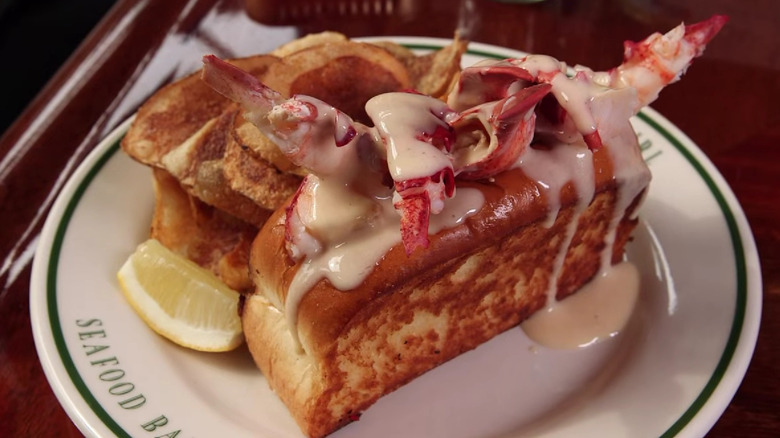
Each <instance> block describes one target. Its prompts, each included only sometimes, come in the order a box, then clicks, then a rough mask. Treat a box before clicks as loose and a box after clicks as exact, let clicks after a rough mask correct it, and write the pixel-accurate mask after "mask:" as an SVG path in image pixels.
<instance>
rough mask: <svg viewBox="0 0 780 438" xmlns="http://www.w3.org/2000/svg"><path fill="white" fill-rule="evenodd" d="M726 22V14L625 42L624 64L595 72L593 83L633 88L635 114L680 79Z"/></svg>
mask: <svg viewBox="0 0 780 438" xmlns="http://www.w3.org/2000/svg"><path fill="white" fill-rule="evenodd" d="M727 21H728V17H726V16H725V15H714V16H712V17H711V18H709V19H707V20H704V21H701V22H699V23H695V24H692V25H688V26H686V25H684V24H680V25H679V26H677V27H675V28H674V29H672V30H670V31H669V32H667V33H666V34H665V35H662V34H660V33H657V32H656V33H654V34H652V35H650V36H648V37H647V38H645V39H644V40H642V41H639V42H631V41H626V42H625V43H624V44H623V46H624V52H623V63H622V64H620V65H619V66H617V67H615V68H613V69H611V70H609V71H607V72H601V73H596V74H595V75H594V80H596V81H597V82H599V83H600V84H602V85H604V86H607V87H610V88H624V87H633V88H635V89H636V90H637V97H638V101H637V104H636V106H635V109H634V112H638V111H639V110H640V109H641V108H642V107H644V106H646V105H648V104H650V103H651V102H653V101H654V100H655V99H656V98H658V93H659V92H660V91H661V89H663V88H664V87H665V86H666V85H668V84H670V83H672V82H675V81H677V80H678V79H680V76H682V74H683V73H684V72H685V70H686V69H687V68H688V66H690V64H691V62H692V61H693V59H694V58H696V57H698V56H700V55H701V54H702V52H703V51H704V48H705V47H706V45H707V43H708V42H709V41H710V40H712V38H713V37H714V36H715V35H716V34H717V33H718V32H719V31H720V29H721V28H722V27H723V26H724V25H725V24H726V22H727ZM585 70H587V69H585Z"/></svg>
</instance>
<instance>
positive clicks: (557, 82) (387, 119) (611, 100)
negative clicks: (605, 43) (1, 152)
mask: <svg viewBox="0 0 780 438" xmlns="http://www.w3.org/2000/svg"><path fill="white" fill-rule="evenodd" d="M503 63H504V64H506V62H503ZM497 64H498V63H497ZM513 64H515V65H517V66H519V67H522V68H524V69H526V70H527V71H529V72H530V73H531V74H532V75H533V76H534V77H539V76H540V75H544V77H545V81H548V82H549V83H550V84H551V86H552V90H551V92H552V93H553V95H554V96H555V97H556V99H557V100H558V102H559V103H560V105H561V106H562V107H563V108H564V109H565V110H566V112H567V115H568V116H567V120H565V121H564V123H565V126H563V129H564V130H572V129H573V128H576V131H577V132H578V134H579V135H572V133H569V132H560V133H554V139H555V140H554V141H553V142H552V143H551V144H546V145H545V147H542V148H534V147H526V148H525V150H524V152H523V153H522V154H521V155H520V157H519V158H518V160H517V162H516V163H515V167H517V168H520V169H521V170H522V171H523V172H524V173H525V174H526V175H527V176H528V177H529V178H531V179H532V180H533V181H535V182H536V184H537V186H538V187H539V189H540V191H541V192H542V193H543V195H544V199H545V200H546V202H547V212H548V214H547V216H546V218H545V221H544V225H546V226H548V227H549V226H551V225H552V224H553V223H554V222H555V220H556V218H557V217H558V213H559V211H560V209H561V207H562V204H561V199H560V196H561V191H562V189H563V188H564V187H565V186H566V185H567V184H572V185H573V186H574V189H575V191H576V194H577V198H578V203H577V205H576V206H575V211H574V215H573V218H572V221H571V222H570V223H569V224H568V226H567V228H566V232H565V235H564V236H563V237H562V239H563V240H562V243H561V245H560V248H559V252H558V254H557V255H556V257H555V259H554V262H553V266H552V268H551V270H552V275H551V278H550V282H549V285H548V288H547V309H546V310H545V311H543V312H541V315H542V316H539V317H536V316H535V317H533V318H532V320H529V321H528V322H527V323H525V324H524V328H525V329H527V330H528V331H529V335H530V334H531V333H537V332H539V333H541V334H538V335H536V334H535V335H533V336H532V337H534V336H536V337H540V339H542V340H543V341H544V342H545V343H547V342H551V343H553V345H557V346H567V345H568V346H571V345H574V346H582V345H585V344H588V343H592V342H593V341H594V340H598V339H602V338H603V337H604V336H612V333H616V332H617V331H619V329H620V327H622V324H624V323H625V315H626V313H628V314H630V309H632V308H633V303H634V301H635V299H636V298H635V296H636V293H635V292H634V294H633V297H634V298H631V296H632V295H631V293H630V292H626V293H623V294H615V293H611V294H606V293H604V292H599V291H600V290H602V289H609V288H610V287H612V288H614V287H620V288H624V289H625V288H628V289H631V287H630V286H631V285H632V284H633V283H632V281H633V280H632V279H631V278H632V277H631V276H632V275H634V274H631V272H633V271H631V268H628V267H625V266H623V265H621V267H620V268H612V267H611V257H612V252H613V244H614V239H615V234H616V230H617V227H618V225H619V223H620V221H621V219H622V218H623V217H624V216H625V211H626V209H627V208H628V207H629V206H630V204H631V202H632V201H633V199H634V198H635V197H636V196H637V195H638V194H639V193H640V192H641V190H643V189H644V187H646V185H647V182H648V181H649V171H648V170H647V167H646V165H645V164H644V161H643V160H642V158H641V154H640V152H639V147H638V142H637V139H636V135H635V133H634V131H633V129H632V128H631V126H630V124H629V121H628V120H629V117H630V116H631V115H632V114H633V109H634V106H635V105H636V96H635V93H634V91H633V90H632V89H630V88H629V89H622V90H618V91H615V90H608V89H605V88H603V87H601V86H599V85H597V84H595V83H594V82H592V81H591V80H590V79H589V77H587V75H585V74H583V75H581V76H580V77H575V78H568V77H566V75H565V74H564V73H563V72H564V71H565V64H563V63H560V62H559V61H557V60H555V59H554V58H551V57H547V56H540V55H533V56H528V57H526V58H523V59H521V60H513ZM523 83H524V81H517V82H516V83H515V84H513V85H511V87H515V88H518V87H520V86H522V84H523ZM511 87H510V88H511ZM478 92H479V88H478V87H476V88H475V89H472V90H463V94H462V95H460V96H458V94H457V92H456V93H455V94H454V97H453V96H450V98H451V100H453V99H454V100H460V101H461V102H460V103H463V101H470V100H475V101H479V94H478ZM307 103H309V104H310V105H311V108H315V110H316V111H318V112H319V114H321V116H322V118H323V120H324V122H322V123H327V125H326V126H328V127H329V129H330V131H328V135H327V136H323V135H319V134H313V133H312V132H306V133H301V132H298V133H296V135H302V136H303V137H306V138H307V139H308V141H310V142H312V141H313V144H314V145H316V146H317V147H314V148H310V149H311V150H313V151H319V150H328V146H329V145H330V144H332V143H333V141H334V140H333V138H334V136H335V137H336V138H339V136H342V137H344V136H346V134H347V133H348V132H349V129H350V125H349V121H348V120H346V121H345V120H342V119H341V118H339V116H338V113H334V112H333V111H331V109H330V108H327V107H322V106H320V105H319V104H317V105H315V103H316V102H307ZM366 111H367V113H368V115H369V116H370V117H371V118H372V120H373V121H374V123H375V127H374V128H367V127H365V126H363V125H359V124H354V125H353V126H352V127H356V128H357V129H358V130H359V135H365V134H367V135H366V137H367V138H370V139H372V141H374V142H381V143H383V144H384V147H385V149H386V154H387V155H386V159H387V164H388V168H389V171H390V175H391V177H392V178H393V180H394V181H396V183H398V182H402V181H408V180H413V179H417V178H428V177H431V176H433V175H435V174H437V173H438V172H440V171H442V170H443V169H447V168H449V169H452V168H453V157H452V156H450V155H449V154H448V152H447V151H444V150H442V149H440V148H439V147H436V146H434V145H432V144H431V143H430V142H428V141H426V138H425V136H426V135H432V134H433V133H434V132H435V131H436V129H437V128H445V129H446V128H448V125H447V123H446V122H445V121H449V120H451V117H452V116H453V114H456V113H454V112H452V111H451V110H450V109H449V108H448V107H447V105H446V104H444V103H443V102H440V101H438V100H436V99H432V98H430V97H428V96H421V95H416V94H411V93H388V94H384V95H380V96H377V97H374V98H372V99H371V100H370V101H369V102H368V103H367V105H366ZM319 122H320V121H318V123H319ZM483 125H484V123H483ZM572 125H574V126H573V127H572ZM596 131H598V133H599V136H600V138H601V140H602V143H603V147H605V148H606V149H607V151H608V154H609V156H610V158H611V161H612V163H613V169H614V178H615V179H616V181H617V185H618V190H617V201H616V205H615V209H614V211H613V214H612V217H611V219H610V221H609V224H608V229H607V233H606V238H605V248H604V251H603V253H602V254H601V268H600V272H599V274H598V275H597V277H596V278H595V279H594V280H593V281H592V284H591V285H590V286H588V288H589V289H586V290H582V291H580V292H578V293H577V294H575V296H574V297H571V298H568V299H567V300H565V301H564V302H557V300H556V299H555V295H556V293H557V283H558V279H559V277H560V274H561V272H562V268H563V263H564V260H565V256H566V254H567V252H568V250H569V247H570V243H571V240H572V238H573V236H574V234H575V232H576V230H577V226H578V219H579V217H580V215H581V214H582V212H584V211H585V209H586V208H587V207H588V205H589V204H590V202H591V201H592V200H593V197H594V191H595V175H594V164H593V153H592V151H591V150H590V149H589V148H588V146H587V145H586V144H585V142H584V139H583V138H582V135H587V134H592V133H594V132H596ZM312 135H314V136H313V137H312ZM547 141H549V140H547ZM355 143H357V142H356V141H353V142H352V144H350V145H348V146H354V144H355ZM331 149H332V147H331ZM338 149H339V150H338V151H337V152H335V153H334V155H333V156H329V155H328V156H322V157H320V156H318V154H316V153H309V154H304V155H305V157H304V158H306V159H307V161H311V162H313V163H315V164H316V163H319V164H316V165H317V166H318V167H320V168H321V172H320V176H321V177H322V178H321V179H320V180H318V181H317V183H316V184H314V183H312V184H310V187H308V188H307V190H306V192H305V193H303V194H302V196H306V197H309V198H310V199H307V200H306V203H305V205H303V204H302V207H301V209H300V210H299V211H298V213H299V215H300V218H301V221H302V223H303V224H304V225H305V229H306V230H308V232H309V233H310V234H311V236H310V237H312V238H313V239H314V240H315V241H316V242H318V243H320V244H321V246H319V247H317V246H316V245H315V246H311V247H312V248H314V250H313V251H312V252H311V253H307V254H306V258H305V259H304V261H303V262H302V265H301V267H300V269H299V270H298V271H297V272H296V274H295V276H294V278H293V280H292V283H291V285H290V287H289V291H288V294H287V298H286V301H285V314H286V317H287V320H288V322H289V325H290V327H291V331H292V333H293V336H294V337H296V338H297V329H296V327H297V313H298V306H299V304H300V302H301V300H302V299H303V297H304V295H305V294H306V292H308V291H309V290H310V289H311V288H312V287H313V286H314V285H315V284H316V283H317V282H318V281H320V280H322V279H327V280H328V281H329V282H330V283H331V284H332V285H333V286H334V287H335V288H337V289H339V290H344V291H348V290H351V289H354V288H356V287H358V286H359V285H360V284H361V283H362V282H363V281H364V280H365V278H366V276H367V275H369V274H370V273H371V271H372V270H373V269H374V267H375V266H376V265H377V263H378V262H379V261H380V260H381V259H382V257H383V256H384V255H385V254H386V253H387V251H389V250H390V248H392V247H393V246H395V245H397V244H399V243H400V242H401V233H400V218H399V215H398V212H397V211H396V210H395V209H394V208H393V196H392V191H389V192H387V191H381V190H379V191H377V190H368V191H366V190H365V189H363V190H362V191H361V190H358V189H359V187H360V186H361V185H362V184H365V182H364V181H362V180H361V178H360V177H358V176H357V174H358V173H359V172H357V171H355V167H356V166H360V161H359V158H358V155H357V153H356V152H355V151H356V148H355V147H341V148H338ZM303 152H307V151H303ZM468 154H472V155H473V156H470V155H468ZM464 157H465V158H466V159H477V160H478V159H479V156H478V155H477V152H476V151H467V152H466V153H465V154H464ZM322 174H325V176H323V175H322ZM426 187H427V186H426ZM358 192H360V193H358ZM395 196H396V197H397V196H398V194H397V193H395ZM432 201H433V202H432V203H433V206H434V207H435V208H434V209H432V210H433V212H434V213H438V214H433V215H431V218H430V222H429V234H435V233H437V232H439V231H441V230H442V229H446V228H450V227H454V226H456V225H458V224H459V223H461V222H462V221H463V219H464V218H466V217H468V216H469V215H471V214H474V213H475V212H477V211H479V209H480V208H482V205H483V203H484V198H483V195H482V193H481V192H480V191H478V190H476V189H458V191H457V193H456V194H455V196H454V197H453V198H450V199H439V198H435V197H432ZM442 202H443V210H442V211H441V212H439V208H440V205H441V203H442ZM626 266H628V265H626ZM634 271H635V269H634ZM626 272H628V273H626ZM634 277H636V275H634ZM602 283H606V286H605V285H603V284H602ZM615 284H617V286H615ZM633 288H634V289H637V286H633ZM591 289H593V290H595V292H590V290H591ZM580 295H582V297H581V298H577V297H578V296H580ZM616 296H619V297H618V301H619V302H618V303H617V304H614V303H612V300H615V299H616ZM581 302H585V303H586V304H580V303H581ZM578 306H579V307H582V308H584V309H585V310H584V311H583V310H577V309H578ZM589 306H591V307H589ZM570 308H571V309H574V310H567V309H570ZM605 308H606V309H609V310H608V311H607V313H608V314H594V312H595V311H596V310H601V311H604V309H605ZM588 309H590V310H588ZM626 309H628V310H626ZM588 312H590V316H589V317H588V316H585V315H587V314H588ZM578 315H579V316H580V317H583V318H585V319H582V318H580V320H577V316H578ZM620 315H623V316H620ZM588 318H590V319H588ZM594 320H597V321H599V323H598V324H596V323H595V322H594ZM559 324H560V327H559V329H558V330H556V329H555V327H551V326H558V325H559ZM535 327H539V328H535ZM576 327H580V328H582V327H586V329H581V330H580V329H578V330H575V328H576ZM573 331H576V332H577V333H579V335H577V334H572V333H571V332H573ZM544 332H547V333H548V334H547V335H544ZM564 335H565V336H564ZM542 336H547V337H546V338H541V337H542ZM551 337H552V338H551ZM556 337H557V338H556ZM562 337H565V338H568V339H572V338H574V340H573V341H566V342H563V341H561V340H560V339H559V338H562ZM553 338H555V339H553ZM556 339H557V340H556ZM553 341H554V342H553ZM540 342H541V341H540ZM572 342H573V343H572Z"/></svg>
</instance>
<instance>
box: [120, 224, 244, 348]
mask: <svg viewBox="0 0 780 438" xmlns="http://www.w3.org/2000/svg"><path fill="white" fill-rule="evenodd" d="M117 278H118V279H119V284H120V287H121V289H122V293H123V294H124V296H125V298H126V299H127V301H128V302H129V303H130V305H131V306H132V307H133V309H135V311H136V312H137V313H138V315H139V316H140V317H141V319H143V320H144V322H146V324H147V325H148V326H149V327H151V328H152V330H154V331H155V332H157V333H159V334H160V335H162V336H164V337H166V338H168V339H170V340H171V341H173V342H175V343H176V344H179V345H181V346H184V347H187V348H191V349H194V350H199V351H229V350H232V349H234V348H236V347H238V346H239V345H241V343H242V342H243V341H244V335H243V332H242V330H241V320H240V318H239V316H238V312H237V308H238V298H239V294H238V292H236V291H234V290H232V289H230V288H228V287H227V286H226V285H225V284H224V283H222V281H220V280H219V279H218V278H217V277H216V276H215V275H214V274H212V273H211V272H210V271H208V270H206V269H204V268H202V267H200V266H198V265H197V264H195V263H193V262H192V261H190V260H187V259H186V258H184V257H182V256H180V255H178V254H176V253H174V252H173V251H171V250H169V249H168V248H166V247H165V246H163V245H162V244H161V243H160V242H159V241H157V240H154V239H150V240H147V241H146V242H144V243H142V244H141V245H139V246H138V248H137V249H136V250H135V252H134V253H133V254H131V255H130V257H128V259H127V261H126V262H125V263H124V265H122V267H121V268H120V269H119V272H118V273H117Z"/></svg>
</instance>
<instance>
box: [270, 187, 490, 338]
mask: <svg viewBox="0 0 780 438" xmlns="http://www.w3.org/2000/svg"><path fill="white" fill-rule="evenodd" d="M484 201H485V199H484V196H483V195H482V192H480V191H479V190H477V189H473V188H461V189H458V191H457V193H456V194H455V196H453V197H452V198H450V199H447V200H446V201H445V203H444V209H443V210H442V211H441V213H439V214H437V215H433V216H431V220H430V223H429V232H430V233H437V232H439V231H440V230H443V229H447V228H452V227H454V226H456V225H458V224H460V223H462V222H463V220H465V219H466V218H467V217H469V216H471V215H473V214H474V213H476V212H478V211H479V210H480V209H481V208H482V205H483V203H484ZM372 202H373V203H374V207H375V212H376V214H375V215H374V216H373V217H372V218H371V220H363V219H354V220H351V221H347V222H348V223H351V224H357V226H355V225H353V228H352V229H351V232H349V233H343V232H341V231H340V230H338V228H336V230H334V232H335V233H337V235H338V238H334V237H333V236H331V237H330V238H329V239H330V242H329V244H328V245H327V246H325V247H324V248H323V251H322V252H320V253H318V254H315V255H313V256H310V257H308V258H306V260H305V261H304V262H303V264H302V265H301V267H300V269H298V271H297V272H296V273H295V276H294V277H293V280H292V282H291V284H290V287H289V289H288V292H287V298H286V300H285V316H286V318H287V320H288V321H289V324H290V327H291V328H292V327H296V326H297V321H298V306H299V304H300V302H301V300H302V299H303V297H304V295H305V294H306V292H308V291H309V289H311V288H312V287H313V286H314V285H315V284H317V282H319V281H320V280H322V279H327V280H328V281H329V282H330V283H331V284H332V285H333V287H335V288H336V289H339V290H342V291H348V290H350V289H354V288H356V287H358V286H360V284H361V283H363V281H364V280H365V278H366V277H367V276H368V274H370V273H371V271H372V270H373V269H374V267H375V266H376V265H377V263H379V262H380V261H381V260H382V258H383V257H384V255H385V254H386V253H387V252H388V251H389V250H390V248H392V247H393V246H395V245H397V244H399V243H400V242H401V233H400V231H399V230H400V226H401V224H400V217H399V216H398V213H397V212H396V211H395V209H394V207H393V204H392V200H391V199H389V198H384V199H375V200H374V201H372ZM327 205H329V209H331V210H334V209H335V210H337V209H339V208H340V206H339V205H338V204H327ZM291 331H292V332H293V336H294V337H296V339H297V330H291Z"/></svg>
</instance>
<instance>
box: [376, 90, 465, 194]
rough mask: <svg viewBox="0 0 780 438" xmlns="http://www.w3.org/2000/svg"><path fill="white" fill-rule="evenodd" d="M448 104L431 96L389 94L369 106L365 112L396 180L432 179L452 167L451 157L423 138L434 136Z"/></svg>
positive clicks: (391, 173)
mask: <svg viewBox="0 0 780 438" xmlns="http://www.w3.org/2000/svg"><path fill="white" fill-rule="evenodd" d="M447 112H448V108H447V105H446V104H445V103H444V102H442V101H440V100H437V99H433V98H431V97H430V96H424V95H419V94H413V93H400V92H399V93H386V94H380V95H379V96H376V97H373V98H371V99H370V100H369V101H368V102H367V103H366V113H367V114H368V116H369V117H371V120H373V121H374V123H375V125H376V129H377V131H378V132H379V135H380V136H381V137H382V140H383V141H384V143H385V146H386V148H387V166H388V168H389V169H390V175H391V176H392V177H393V180H395V181H406V180H410V179H415V178H425V177H429V176H431V175H433V174H435V173H436V172H438V171H440V170H442V169H445V168H452V161H451V159H450V157H449V156H448V155H447V154H446V153H445V152H444V151H441V150H439V149H438V148H436V147H434V146H433V145H431V144H430V143H428V142H426V141H423V140H421V139H420V135H421V134H423V133H427V134H429V135H431V134H433V133H434V131H435V130H436V128H437V127H441V128H445V129H446V128H447V124H446V123H445V122H444V121H443V120H444V117H446V113H447Z"/></svg>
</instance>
